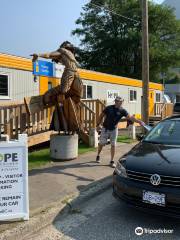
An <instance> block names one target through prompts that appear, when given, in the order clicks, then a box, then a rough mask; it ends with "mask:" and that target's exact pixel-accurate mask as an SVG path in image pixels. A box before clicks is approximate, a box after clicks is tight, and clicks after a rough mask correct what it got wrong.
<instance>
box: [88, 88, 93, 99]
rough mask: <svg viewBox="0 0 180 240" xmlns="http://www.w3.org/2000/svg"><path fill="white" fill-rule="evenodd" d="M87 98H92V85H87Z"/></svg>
mask: <svg viewBox="0 0 180 240" xmlns="http://www.w3.org/2000/svg"><path fill="white" fill-rule="evenodd" d="M87 98H92V86H87Z"/></svg>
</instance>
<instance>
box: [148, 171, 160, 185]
mask: <svg viewBox="0 0 180 240" xmlns="http://www.w3.org/2000/svg"><path fill="white" fill-rule="evenodd" d="M150 182H151V183H152V185H154V186H158V185H159V184H160V183H161V177H160V176H159V175H158V174H153V175H152V176H151V177H150Z"/></svg>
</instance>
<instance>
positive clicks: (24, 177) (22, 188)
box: [0, 134, 29, 221]
mask: <svg viewBox="0 0 180 240" xmlns="http://www.w3.org/2000/svg"><path fill="white" fill-rule="evenodd" d="M12 219H23V220H29V196H28V148H27V134H19V139H18V140H14V141H1V142H0V221H4V220H12Z"/></svg>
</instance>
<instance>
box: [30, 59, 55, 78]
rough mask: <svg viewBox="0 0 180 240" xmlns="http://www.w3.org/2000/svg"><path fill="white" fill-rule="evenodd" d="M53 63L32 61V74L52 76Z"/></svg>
mask: <svg viewBox="0 0 180 240" xmlns="http://www.w3.org/2000/svg"><path fill="white" fill-rule="evenodd" d="M53 69H54V67H53V63H51V62H47V61H42V60H38V61H35V62H34V63H33V74H34V75H37V76H47V77H53V75H54V71H53Z"/></svg>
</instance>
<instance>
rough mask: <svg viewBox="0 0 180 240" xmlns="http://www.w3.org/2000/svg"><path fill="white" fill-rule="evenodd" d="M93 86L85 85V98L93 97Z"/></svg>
mask: <svg viewBox="0 0 180 240" xmlns="http://www.w3.org/2000/svg"><path fill="white" fill-rule="evenodd" d="M92 96H93V94H92V86H89V85H83V99H88V98H92Z"/></svg>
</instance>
